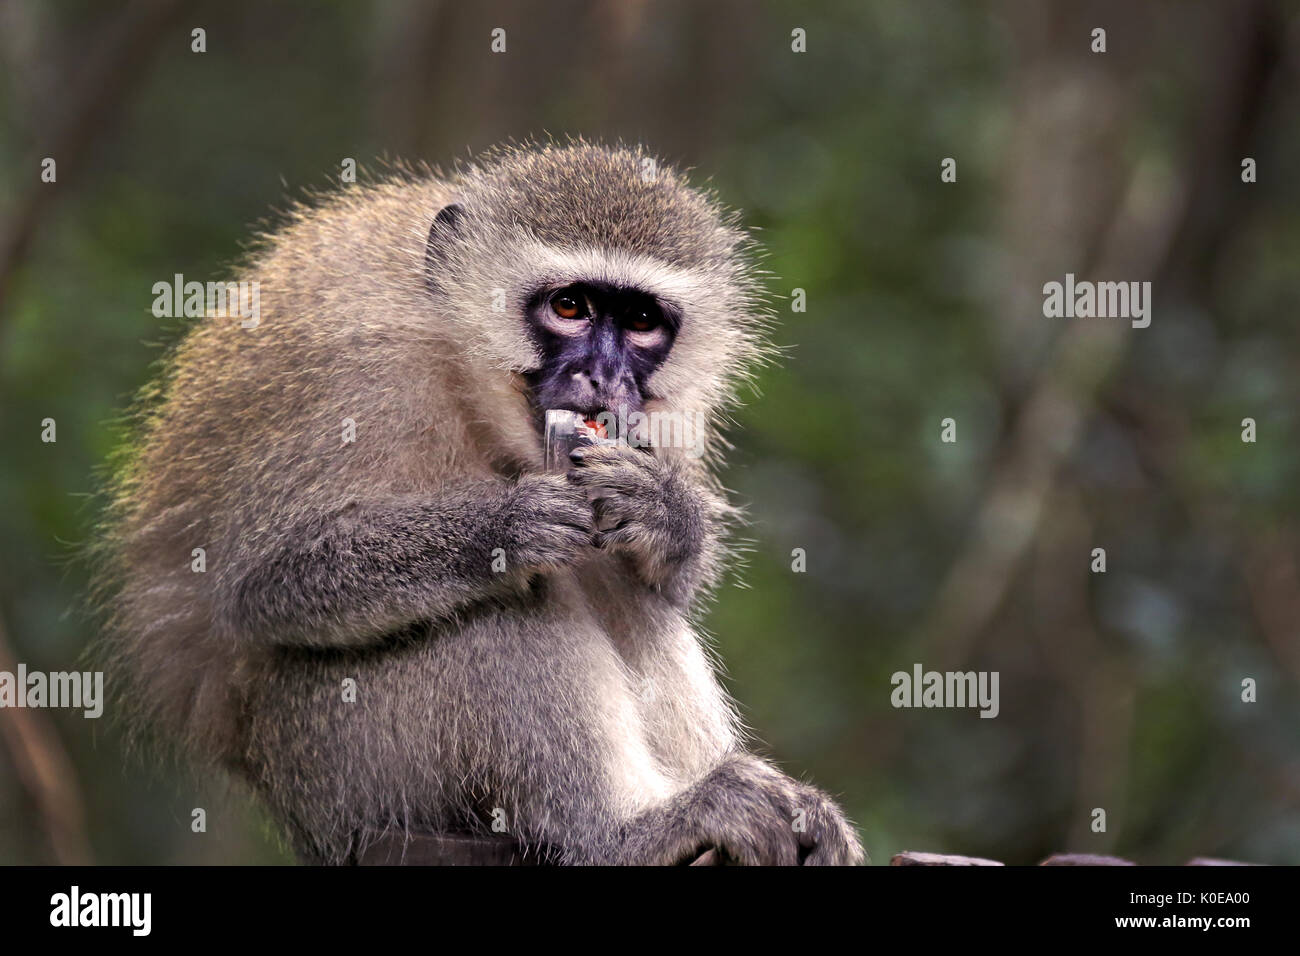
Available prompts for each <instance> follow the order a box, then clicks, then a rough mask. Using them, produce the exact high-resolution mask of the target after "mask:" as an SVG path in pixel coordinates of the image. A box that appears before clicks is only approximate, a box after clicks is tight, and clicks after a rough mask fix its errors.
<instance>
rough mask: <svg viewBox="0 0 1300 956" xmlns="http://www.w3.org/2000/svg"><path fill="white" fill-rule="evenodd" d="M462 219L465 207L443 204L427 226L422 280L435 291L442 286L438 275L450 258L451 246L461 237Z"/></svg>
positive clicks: (458, 204)
mask: <svg viewBox="0 0 1300 956" xmlns="http://www.w3.org/2000/svg"><path fill="white" fill-rule="evenodd" d="M464 219H465V207H464V206H462V205H461V204H460V203H458V202H454V203H452V204H451V205H450V206H443V207H442V209H441V210H440V211H439V213H438V215H436V216H434V217H433V225H432V226H430V227H429V238H428V241H427V242H426V243H425V246H424V281H425V283H426V284H427V285H428V286H429V288H430V289H431V290H433V291H435V292H436V291H439V290H440V289H441V288H442V286H441V285H440V284H439V282H438V277H439V276H440V275H441V274H442V273H443V271H444V270H445V269H446V266H447V262H448V260H449V259H450V258H451V247H452V246H453V245H454V244H455V243H456V242H457V241H458V240H459V239H460V237H461V230H462V229H463V227H464Z"/></svg>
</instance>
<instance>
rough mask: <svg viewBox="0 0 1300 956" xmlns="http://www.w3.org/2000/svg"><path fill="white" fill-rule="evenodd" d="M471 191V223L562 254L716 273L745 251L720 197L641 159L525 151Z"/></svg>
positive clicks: (489, 169)
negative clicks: (590, 252) (633, 257)
mask: <svg viewBox="0 0 1300 956" xmlns="http://www.w3.org/2000/svg"><path fill="white" fill-rule="evenodd" d="M463 188H464V191H465V201H466V207H467V209H468V211H469V212H470V215H471V216H473V215H474V214H475V213H478V214H479V215H481V216H484V217H486V218H487V219H488V220H490V222H489V224H490V225H491V226H493V227H495V228H496V229H504V230H507V231H510V230H520V231H524V232H527V233H528V234H530V235H531V236H532V237H534V238H536V239H537V240H539V241H541V242H543V243H546V244H548V245H553V246H558V247H561V248H565V247H571V248H586V247H592V246H595V247H605V248H615V249H623V250H626V251H628V252H633V253H639V254H642V255H647V256H652V257H654V258H657V259H660V260H663V261H666V262H671V263H674V264H676V265H679V266H686V267H688V268H689V267H694V266H710V267H716V266H718V265H720V264H721V263H722V262H724V261H725V260H727V259H728V258H729V257H731V256H733V255H734V254H735V253H736V252H737V251H738V247H739V245H740V244H742V243H743V242H744V235H743V233H741V232H740V230H739V229H738V228H736V226H735V223H734V217H732V216H730V215H729V214H727V213H725V212H724V211H723V210H722V209H721V207H720V206H719V205H718V204H717V203H716V202H715V201H714V200H713V198H712V197H711V196H710V195H708V194H707V193H705V192H703V191H702V190H698V189H695V188H693V187H691V186H690V185H689V184H688V183H687V182H686V181H685V179H684V178H683V177H682V176H681V174H680V173H678V172H677V171H676V170H674V169H672V168H671V167H668V166H664V165H662V164H660V163H659V161H658V160H656V159H655V158H654V157H653V156H651V155H650V154H649V153H645V152H641V151H638V150H632V149H607V148H604V147H598V146H592V145H575V146H566V147H550V148H545V149H536V150H521V151H518V152H514V153H510V154H507V155H505V156H503V157H498V158H497V159H496V160H495V161H494V162H492V163H490V164H488V165H486V166H483V167H480V168H478V169H475V170H474V171H472V172H471V173H470V174H469V175H468V176H467V177H466V179H465V180H464V182H463Z"/></svg>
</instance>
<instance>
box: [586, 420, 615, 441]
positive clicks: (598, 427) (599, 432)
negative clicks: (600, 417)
mask: <svg viewBox="0 0 1300 956" xmlns="http://www.w3.org/2000/svg"><path fill="white" fill-rule="evenodd" d="M583 424H585V425H586V426H587V427H588V428H590V429H591V430H592V431H594V432H595V433H596V437H597V438H608V437H609V435H607V434H606V433H605V426H604V425H602V424H600V423H599V422H597V421H596V419H594V418H588V419H587V420H586V422H584V423H583Z"/></svg>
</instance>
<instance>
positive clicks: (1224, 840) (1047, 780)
mask: <svg viewBox="0 0 1300 956" xmlns="http://www.w3.org/2000/svg"><path fill="white" fill-rule="evenodd" d="M194 27H202V28H204V29H205V30H206V31H207V52H206V53H202V54H197V53H193V52H191V51H190V44H191V37H190V31H191V29H193V28H194ZM495 27H503V28H505V29H506V31H507V52H505V53H504V54H493V53H491V52H490V49H489V44H490V39H491V37H490V32H491V30H492V29H493V28H495ZM795 27H802V28H803V29H805V30H806V31H807V37H808V40H807V48H808V51H807V53H804V54H796V53H793V52H792V51H791V48H790V43H791V39H790V35H791V30H792V29H793V28H795ZM1095 27H1103V28H1105V29H1106V31H1107V47H1108V49H1107V52H1106V53H1104V54H1096V53H1093V52H1091V50H1090V45H1091V31H1092V30H1093V28H1095ZM0 57H2V61H3V67H2V69H0V84H2V85H0V119H2V122H0V169H3V175H0V503H2V504H3V507H0V655H3V657H7V658H8V662H6V661H4V660H0V669H12V661H13V660H22V661H25V662H26V663H27V664H28V665H29V667H31V668H33V669H39V670H47V671H49V670H64V669H69V668H72V667H74V666H75V665H76V663H77V662H78V660H79V657H80V655H81V653H82V651H83V650H84V648H85V647H86V645H87V644H88V642H90V641H91V640H92V639H93V637H94V634H95V626H94V623H93V621H91V620H88V619H87V618H86V617H85V616H84V615H83V614H81V613H80V612H79V611H78V601H79V595H80V594H81V593H82V592H83V591H84V586H85V574H86V572H85V569H84V567H82V566H81V565H80V564H78V563H77V562H75V561H71V560H70V556H71V555H73V554H74V553H75V550H76V548H77V546H78V545H79V543H81V542H83V541H84V540H85V539H86V537H87V535H88V534H89V533H90V529H91V527H92V526H93V522H94V520H95V517H96V514H97V508H98V503H97V502H96V500H95V499H94V498H93V497H90V493H91V492H93V490H94V488H95V479H94V477H93V471H94V468H95V467H96V466H97V465H99V464H100V463H102V462H103V460H104V459H105V457H106V455H107V453H108V451H109V449H110V447H111V442H112V441H113V431H112V429H111V428H109V427H108V423H109V422H110V421H111V419H112V418H113V417H114V415H115V414H116V410H117V409H120V408H121V407H122V406H123V405H124V404H125V403H126V402H127V401H128V400H129V398H130V396H131V394H132V393H133V392H134V391H135V390H136V389H137V388H138V387H140V386H141V385H142V384H143V383H144V382H145V381H146V379H147V377H148V375H149V365H150V363H151V362H152V361H153V360H154V359H155V358H156V357H157V356H158V354H159V351H158V347H157V344H158V343H160V342H166V341H169V340H170V339H171V338H172V337H174V336H172V335H169V333H168V332H167V330H166V329H165V328H164V323H163V322H160V321H159V320H158V319H155V318H154V317H153V316H152V315H151V313H150V306H151V304H152V302H153V295H152V292H151V287H152V285H153V283H155V282H157V281H168V280H170V278H171V276H172V275H173V274H174V273H177V272H180V273H183V274H184V275H185V276H186V277H187V278H201V279H205V280H206V279H210V278H219V277H221V276H222V275H223V271H222V270H223V269H224V268H226V266H227V265H228V263H230V262H231V261H232V260H233V259H234V258H235V257H236V256H237V254H238V251H239V248H240V243H241V241H242V240H244V239H245V238H246V237H247V236H248V234H249V231H250V227H251V225H252V224H254V223H256V222H257V221H258V220H260V219H262V218H263V217H264V216H266V215H267V214H268V212H269V211H270V210H271V209H272V207H283V205H284V204H285V203H286V201H287V200H288V199H289V198H291V197H295V196H298V195H300V192H301V190H302V188H304V187H313V186H314V187H320V186H327V185H329V184H330V183H331V182H332V181H334V179H335V178H336V177H337V175H338V170H339V168H340V163H341V162H342V161H343V160H344V159H345V158H347V157H351V158H355V159H356V160H357V161H358V162H360V163H362V164H369V163H371V161H372V160H374V159H375V158H376V157H381V156H388V157H393V158H396V157H405V158H413V159H425V160H428V161H430V162H432V163H436V164H443V165H447V164H449V163H450V162H452V161H454V160H455V159H457V158H461V159H464V158H468V157H470V156H472V155H473V154H474V153H475V152H477V151H479V150H482V149H484V148H486V147H488V146H490V145H492V144H494V143H497V142H500V141H503V140H507V139H511V138H513V139H522V138H524V137H527V136H530V135H535V136H544V135H546V134H548V133H549V134H554V135H557V136H563V135H566V134H582V135H584V136H587V137H589V138H597V139H605V140H615V139H618V138H623V139H625V140H628V141H640V142H644V143H646V144H647V145H649V146H650V147H651V148H652V149H654V150H656V151H658V152H659V153H660V154H661V155H662V156H664V157H665V158H666V159H668V160H670V161H673V162H676V163H679V164H682V165H685V166H689V167H694V168H695V169H696V170H697V172H696V174H695V175H696V177H697V179H698V180H699V181H701V182H703V181H706V180H707V181H709V182H710V183H711V185H713V186H714V187H715V188H716V189H717V190H718V191H719V193H720V194H721V196H722V198H723V199H724V200H725V201H726V202H727V203H728V204H730V205H733V206H736V207H738V208H740V209H742V210H743V212H744V214H745V218H746V221H747V222H748V223H749V224H751V225H752V226H755V227H757V228H759V229H760V230H761V233H760V236H761V239H762V241H763V242H764V243H765V244H766V245H767V247H768V249H769V251H770V256H769V258H768V259H767V261H766V266H767V268H769V269H770V270H771V271H772V272H773V273H774V274H775V277H774V279H773V281H772V290H773V292H774V293H776V294H778V295H781V296H787V295H789V294H790V292H791V290H793V289H794V288H802V289H804V290H806V293H807V302H808V305H807V311H806V312H803V313H792V312H791V311H790V310H789V307H788V303H786V302H785V301H778V302H777V307H778V311H779V313H780V315H781V327H780V330H779V333H778V340H779V342H780V343H781V344H782V345H784V346H786V347H787V352H786V357H785V361H784V362H783V364H782V365H780V366H779V367H776V368H773V369H769V370H767V371H766V372H764V374H763V375H762V376H761V380H760V384H761V394H760V395H757V396H751V397H750V399H751V400H750V402H749V404H748V405H747V407H746V408H744V409H743V410H742V412H741V414H740V422H741V425H742V426H743V427H742V428H741V429H739V430H738V431H737V432H736V435H735V438H736V441H737V446H738V447H737V449H736V452H735V454H734V455H733V456H732V460H731V464H730V467H729V469H728V473H727V480H728V483H729V484H730V486H731V487H732V488H734V489H735V490H736V492H737V493H738V495H739V497H740V498H741V499H742V500H744V501H746V502H748V504H749V507H750V511H751V514H752V517H753V519H754V525H753V528H752V529H751V531H750V537H751V538H752V545H751V548H752V550H751V553H750V554H749V559H748V567H747V569H746V570H744V572H743V574H741V575H739V576H738V578H737V580H741V581H743V582H744V583H745V584H747V587H744V588H742V587H739V586H737V584H736V582H735V581H733V582H732V583H731V584H729V585H728V586H727V587H726V588H724V589H723V591H722V593H721V594H720V596H719V598H718V601H717V604H716V607H715V608H714V610H713V611H712V613H711V614H710V616H709V618H708V625H709V628H710V630H711V631H712V633H713V634H715V635H716V638H717V641H718V644H719V647H720V651H721V653H722V655H723V657H724V659H725V661H726V664H727V670H728V685H729V687H730V688H731V689H732V691H733V692H734V693H735V694H736V695H737V696H738V697H739V699H740V700H741V702H742V704H743V706H744V710H745V714H746V717H747V719H748V720H749V722H750V723H751V725H752V727H753V728H754V730H755V732H756V734H757V735H758V737H759V738H760V739H761V740H762V741H764V742H765V744H766V746H767V747H768V748H769V750H770V752H771V753H772V754H773V756H774V757H775V758H776V759H777V760H779V761H780V762H781V763H782V764H783V766H785V767H786V768H787V769H789V770H791V771H792V772H794V773H796V774H798V775H804V774H806V775H808V776H809V777H810V778H811V779H814V780H816V781H817V782H818V783H820V784H821V785H822V786H824V787H826V788H827V789H829V790H831V791H832V792H834V793H836V794H838V795H840V796H841V798H842V799H843V802H844V804H845V806H846V808H847V810H848V812H849V813H850V814H851V815H852V817H853V818H854V819H855V820H856V821H857V822H858V823H859V824H860V826H861V827H862V829H863V832H864V835H865V840H866V843H867V846H868V849H869V851H870V853H871V854H872V856H873V858H874V860H875V861H876V862H886V861H887V860H888V859H889V856H890V855H891V854H892V853H894V852H896V851H898V850H900V849H918V850H939V851H947V852H958V853H970V854H978V855H986V856H991V857H994V858H997V859H1002V860H1006V861H1008V862H1016V863H1028V862H1034V861H1036V860H1038V859H1040V858H1042V857H1043V856H1045V855H1046V854H1048V853H1049V852H1052V851H1058V850H1075V851H1083V852H1116V853H1120V854H1124V855H1127V856H1129V857H1132V858H1135V859H1138V860H1140V861H1142V862H1148V863H1180V862H1183V861H1184V860H1186V859H1187V858H1188V857H1189V856H1192V855H1195V854H1213V855H1221V856H1229V857H1236V858H1240V859H1248V860H1254V861H1258V862H1275V863H1285V862H1290V863H1296V862H1300V813H1298V812H1297V811H1298V810H1300V742H1298V739H1297V738H1298V736H1300V695H1298V694H1297V683H1298V682H1300V634H1298V633H1297V631H1298V629H1300V565H1298V564H1297V547H1298V543H1300V539H1298V535H1300V526H1298V524H1297V520H1296V499H1297V494H1298V489H1300V482H1298V481H1297V478H1298V477H1300V454H1298V449H1300V444H1298V441H1300V435H1298V434H1297V409H1298V406H1297V401H1296V399H1297V384H1296V383H1297V371H1300V369H1298V365H1300V343H1298V342H1297V322H1296V319H1297V307H1298V305H1300V295H1298V292H1300V220H1298V218H1297V190H1298V187H1297V169H1300V162H1298V161H1300V128H1298V126H1297V123H1296V121H1295V120H1296V117H1297V116H1298V115H1300V98H1298V97H1297V83H1296V80H1297V69H1298V66H1300V20H1298V19H1297V15H1296V7H1295V6H1294V5H1292V4H1289V3H1280V2H1253V0H1247V2H1220V3H1209V2H1172V0H1171V2H1122V0H1115V2H1105V3H1092V4H1085V3H1069V4H1066V3H1052V4H1048V3H1037V2H1030V0H1025V2H1009V3H995V4H956V3H951V4H941V3H930V2H912V3H902V2H899V3H894V2H862V0H840V2H817V3H807V4H789V5H786V4H781V3H775V2H771V3H752V2H746V0H719V2H710V3H686V2H642V0H630V2H619V3H615V2H575V0H556V2H547V3H525V2H513V3H510V2H492V3H453V2H443V3H437V2H423V3H417V2H408V0H390V2H382V3H375V4H369V5H367V4H359V3H356V4H354V3H342V2H335V3H276V4H252V3H215V2H213V3H185V2H144V3H135V4H128V5H117V4H106V3H91V2H80V3H78V2H66V3H46V2H37V0H7V2H0ZM46 156H52V157H54V158H56V160H57V162H58V181H57V183H55V184H43V183H41V181H40V178H39V174H40V161H41V159H42V158H44V157H46ZM1247 156H1249V157H1253V158H1255V159H1256V160H1257V162H1258V182H1256V183H1253V184H1247V183H1243V182H1242V180H1241V161H1242V159H1243V157H1247ZM945 157H953V158H954V159H956V160H957V169H958V180H957V182H956V183H942V182H941V181H940V178H939V170H940V162H941V160H942V159H943V158H945ZM1066 272H1073V273H1075V274H1076V275H1077V276H1079V278H1081V279H1108V280H1123V281H1143V280H1149V281H1151V282H1153V283H1154V312H1153V320H1152V324H1151V326H1150V327H1149V328H1147V329H1132V328H1130V327H1129V325H1128V323H1127V322H1125V321H1122V320H1085V319H1047V318H1044V316H1043V314H1042V292H1041V289H1042V285H1043V283H1044V282H1047V281H1052V280H1057V281H1059V280H1061V279H1062V278H1063V276H1064V274H1065V273H1066ZM46 417H52V418H55V419H56V420H57V422H58V441H57V443H56V444H45V443H42V442H41V440H40V431H41V426H40V422H41V420H42V419H44V418H46ZM947 417H952V418H954V419H955V420H956V422H957V428H958V441H957V442H956V443H955V444H944V443H941V442H940V441H939V433H940V421H941V420H942V419H944V418H947ZM1245 417H1251V418H1254V419H1255V420H1256V421H1257V423H1258V435H1259V440H1258V442H1257V443H1255V444H1245V443H1243V442H1242V441H1241V420H1242V419H1243V418H1245ZM1095 547H1104V548H1105V549H1106V553H1107V565H1108V569H1107V571H1106V573H1105V574H1092V573H1090V571H1089V564H1090V560H1091V554H1090V553H1091V551H1092V549H1093V548H1095ZM794 548H804V549H806V551H807V555H808V569H807V572H806V573H803V574H796V573H792V572H791V567H790V560H791V559H790V554H791V550H792V549H794ZM918 661H919V662H922V663H923V664H924V665H925V666H926V667H927V668H932V669H939V670H956V669H967V668H977V669H984V670H997V671H999V672H1000V673H1001V714H1000V716H999V717H998V718H997V719H996V720H981V719H979V718H978V717H977V715H976V713H975V712H974V711H958V710H894V709H893V708H891V706H890V702H889V696H890V690H891V687H890V683H889V678H890V675H891V674H892V673H893V672H894V671H897V670H909V671H910V669H911V666H912V664H913V663H914V662H918ZM1246 677H1251V678H1254V679H1255V680H1256V681H1257V682H1258V686H1259V700H1258V702H1257V703H1254V704H1246V703H1243V702H1242V701H1241V699H1240V694H1241V681H1242V679H1243V678H1246ZM111 717H112V715H111V714H107V715H106V716H105V718H103V719H101V720H99V721H86V720H83V719H81V718H80V717H79V716H73V715H72V714H71V713H69V712H66V711H21V712H20V711H13V710H7V711H0V731H2V733H0V744H3V746H0V862H6V863H14V862H23V863H31V862H53V861H75V860H93V861H96V862H107V863H156V862H163V863H167V862H260V861H275V860H285V859H288V857H287V855H286V854H285V852H284V851H283V850H282V849H281V848H280V847H279V846H278V844H277V842H276V840H275V838H274V836H273V835H272V833H271V831H270V830H269V829H268V827H267V825H266V823H265V822H264V821H263V820H262V819H261V818H260V816H259V814H258V812H257V811H256V810H255V809H254V808H250V807H249V806H248V805H247V803H246V802H245V801H244V799H243V798H242V797H241V796H240V795H239V794H238V792H235V793H227V792H226V791H225V789H224V788H223V787H222V786H221V785H219V784H214V783H213V782H212V781H205V780H194V779H192V778H190V777H188V776H187V775H185V774H182V773H181V772H180V771H179V770H177V769H175V768H171V767H167V766H158V765H157V762H156V761H155V760H153V759H151V758H150V757H148V756H146V757H144V758H132V757H129V756H128V755H127V754H126V753H125V750H124V746H123V741H122V740H121V737H120V735H119V734H118V732H117V731H116V729H115V727H114V725H113V723H112V720H111ZM195 806H202V807H205V808H206V809H207V810H208V814H209V818H208V832H207V833H204V834H194V833H191V832H190V828H189V822H190V810H191V808H193V807H195ZM1094 807H1102V808H1105V809H1106V811H1107V814H1108V821H1107V822H1108V828H1107V832H1105V833H1093V832H1091V831H1090V829H1089V823H1090V821H1091V816H1090V813H1091V810H1092V808H1094Z"/></svg>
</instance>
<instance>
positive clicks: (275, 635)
mask: <svg viewBox="0 0 1300 956" xmlns="http://www.w3.org/2000/svg"><path fill="white" fill-rule="evenodd" d="M591 531H592V510H591V506H590V505H589V503H588V502H587V500H586V498H585V496H584V495H583V494H582V493H581V491H580V490H579V489H577V488H575V487H574V486H573V485H572V484H570V483H568V482H566V481H565V480H564V479H563V478H562V477H554V476H545V475H543V476H530V477H527V478H524V479H522V480H521V481H520V482H519V483H518V484H515V485H507V484H505V483H494V482H483V483H482V484H479V485H475V486H468V487H464V488H461V489H459V490H457V491H454V492H450V493H447V494H445V495H444V496H442V497H441V498H440V499H439V500H436V501H433V502H417V501H400V502H384V503H369V504H367V503H359V504H353V505H350V506H348V507H347V508H344V509H342V510H340V511H338V512H335V513H331V514H326V515H318V516H316V517H313V518H311V519H308V520H304V521H300V522H298V523H296V524H295V525H293V526H291V527H289V528H287V529H285V531H284V533H283V534H281V535H280V536H279V537H280V538H281V540H282V541H283V542H285V543H283V544H280V545H278V546H276V547H273V548H271V549H269V550H268V551H267V552H266V553H264V554H263V555H261V556H260V558H253V559H252V561H251V563H249V564H247V565H246V566H245V567H243V568H242V569H241V573H239V574H238V575H237V577H236V578H235V580H234V581H233V584H232V586H231V587H230V588H229V591H228V600H227V601H226V614H227V618H228V621H229V622H230V623H231V624H232V625H233V626H234V628H235V629H236V631H237V633H239V634H240V635H242V636H247V637H250V638H253V639H257V640H270V641H273V642H275V643H281V644H295V645H302V646H315V647H356V646H360V645H364V644H366V643H369V642H371V641H374V640H378V639H380V638H382V637H383V636H384V635H386V634H389V633H391V632H392V631H394V630H395V629H397V628H400V627H402V626H403V625H407V624H410V623H413V622H415V621H425V620H438V619H441V618H447V617H450V616H452V615H454V614H455V613H456V612H457V611H459V610H461V609H462V608H464V607H466V606H468V605H470V604H473V603H476V602H478V601H481V600H483V599H485V598H489V597H492V596H494V595H504V594H506V593H508V592H509V590H510V589H511V588H518V587H520V586H521V585H523V584H525V583H526V582H527V580H528V578H529V576H530V575H531V574H532V573H533V572H536V571H541V570H546V569H548V568H555V567H560V566H563V565H566V564H568V563H569V562H571V561H572V560H573V559H574V558H575V557H576V556H577V555H578V554H579V553H580V552H581V551H583V550H584V549H587V548H589V547H590V535H591ZM497 549H501V550H500V551H497Z"/></svg>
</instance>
